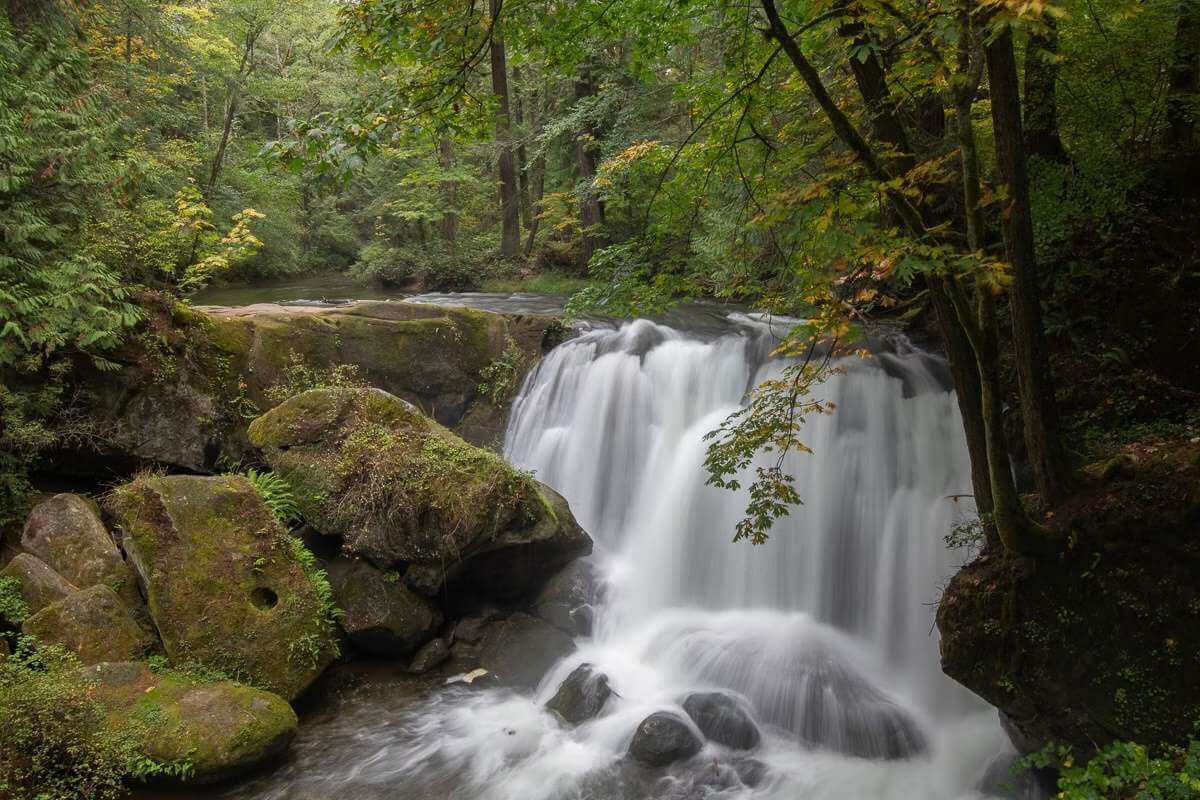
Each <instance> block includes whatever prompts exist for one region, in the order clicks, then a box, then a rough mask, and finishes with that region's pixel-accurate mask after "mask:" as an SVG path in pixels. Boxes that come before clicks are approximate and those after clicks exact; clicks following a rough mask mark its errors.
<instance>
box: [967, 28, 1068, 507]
mask: <svg viewBox="0 0 1200 800" xmlns="http://www.w3.org/2000/svg"><path fill="white" fill-rule="evenodd" d="M986 54H987V72H988V83H989V86H990V88H991V98H992V129H993V132H994V135H995V141H996V162H997V167H998V171H999V174H1000V178H1001V180H1002V181H1003V182H1004V183H1005V185H1006V187H1007V190H1008V205H1007V208H1006V209H1005V213H1004V214H1003V220H1004V224H1003V227H1004V246H1005V251H1006V253H1007V257H1008V262H1009V264H1010V265H1011V268H1012V277H1013V282H1012V290H1011V293H1010V307H1011V312H1012V333H1013V356H1014V360H1015V361H1016V367H1017V381H1018V384H1019V389H1020V392H1019V394H1020V397H1021V419H1022V422H1023V424H1024V431H1025V447H1026V450H1027V456H1028V458H1029V463H1030V465H1031V466H1032V468H1033V475H1034V481H1035V482H1036V484H1037V489H1038V492H1039V493H1041V495H1042V499H1043V501H1044V502H1045V503H1047V504H1051V505H1052V504H1054V503H1056V502H1058V501H1059V500H1060V499H1061V498H1062V497H1063V496H1064V494H1065V493H1066V491H1067V487H1068V485H1069V482H1070V471H1069V468H1068V466H1067V459H1066V454H1065V453H1064V451H1063V447H1062V442H1061V440H1060V438H1059V430H1058V406H1057V405H1056V403H1055V399H1054V377H1053V374H1052V373H1051V371H1050V359H1049V354H1048V352H1047V348H1046V334H1045V331H1044V329H1043V327H1042V306H1041V291H1040V289H1039V286H1038V267H1037V257H1036V254H1035V252H1034V243H1033V213H1032V209H1031V207H1030V199H1029V176H1028V173H1027V171H1026V164H1025V146H1024V143H1023V139H1022V135H1021V100H1020V96H1019V94H1018V92H1019V88H1020V86H1019V81H1018V79H1017V62H1016V58H1015V56H1014V54H1013V41H1012V31H1011V30H1006V31H1004V33H1002V34H1001V35H1000V36H998V37H996V38H994V39H992V40H991V41H990V42H989V43H988V44H987V47H986Z"/></svg>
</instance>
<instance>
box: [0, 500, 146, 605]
mask: <svg viewBox="0 0 1200 800" xmlns="http://www.w3.org/2000/svg"><path fill="white" fill-rule="evenodd" d="M21 547H23V548H24V549H25V550H27V551H28V552H30V553H32V554H33V555H35V556H37V557H38V558H40V559H41V560H42V561H44V562H45V563H46V565H47V566H49V567H50V568H51V569H53V570H54V571H55V572H57V573H58V574H59V575H61V576H62V577H63V578H65V579H66V580H67V581H69V582H70V583H71V584H73V585H74V586H76V587H78V588H80V589H86V588H88V587H90V586H97V585H104V586H107V587H109V588H110V589H112V590H113V591H115V592H116V593H117V595H119V596H120V598H121V599H122V600H123V601H124V602H126V603H127V604H129V605H130V607H131V608H133V607H136V606H137V605H139V604H140V602H141V600H140V598H139V597H138V592H137V584H136V583H135V581H134V577H133V573H132V572H131V571H130V569H129V565H128V564H126V563H125V560H124V559H123V558H121V551H120V550H119V549H118V548H117V545H116V543H115V542H114V541H113V540H112V537H111V536H109V535H108V531H107V530H106V529H105V527H104V523H103V522H102V521H101V520H100V514H99V511H98V510H97V509H96V507H95V505H93V504H92V503H91V502H90V501H89V500H86V499H85V498H83V497H80V496H79V495H77V494H58V495H55V496H54V497H52V498H50V499H49V500H47V501H45V502H44V503H41V504H39V505H38V506H37V507H36V508H34V509H33V511H32V512H31V513H30V515H29V518H28V519H27V520H26V521H25V528H24V530H23V531H22V532H21Z"/></svg>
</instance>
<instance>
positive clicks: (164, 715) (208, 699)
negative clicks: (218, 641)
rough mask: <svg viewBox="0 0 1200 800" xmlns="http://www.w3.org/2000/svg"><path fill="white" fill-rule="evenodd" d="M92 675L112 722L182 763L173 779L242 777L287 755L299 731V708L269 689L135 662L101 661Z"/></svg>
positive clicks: (162, 757) (155, 754)
mask: <svg viewBox="0 0 1200 800" xmlns="http://www.w3.org/2000/svg"><path fill="white" fill-rule="evenodd" d="M87 675H88V677H89V678H90V679H91V680H92V681H94V682H95V685H96V698H97V700H98V701H99V702H100V703H101V704H102V705H103V706H104V707H105V708H106V709H107V711H108V715H109V721H110V722H111V723H112V724H113V726H114V727H115V728H117V729H119V730H122V731H124V732H126V733H127V734H129V735H131V736H133V737H134V740H135V742H136V747H137V749H138V752H139V753H140V754H141V755H143V756H145V757H146V758H149V759H153V760H154V761H156V762H158V763H159V764H162V765H166V766H168V767H174V768H178V769H179V772H177V773H175V772H168V773H166V775H165V776H164V777H165V779H166V780H167V781H169V782H178V783H186V784H204V783H213V782H216V781H222V780H226V779H229V778H233V777H236V776H238V775H241V774H243V773H245V772H247V771H248V770H250V769H252V768H254V767H255V766H257V765H259V764H261V763H262V762H264V761H266V760H268V759H270V758H272V757H274V756H277V755H279V754H280V753H282V752H283V751H284V750H286V749H287V746H288V745H289V744H290V743H291V741H292V739H293V738H294V737H295V735H296V728H297V724H298V723H297V719H296V714H295V712H294V711H292V707H291V706H289V705H288V704H287V702H286V701H285V700H284V699H283V698H282V697H280V696H278V695H276V694H272V693H270V692H265V691H263V690H261V689H255V688H253V687H250V686H245V685H242V684H240V683H233V682H231V681H219V682H216V683H203V682H198V681H196V680H193V679H191V678H188V677H187V676H183V675H177V674H173V673H171V674H164V675H160V674H156V673H154V672H151V671H150V670H149V669H148V668H147V667H146V665H145V664H140V663H133V662H116V663H105V664H97V665H96V666H94V667H89V668H88V670H87ZM158 780H163V777H160V778H158Z"/></svg>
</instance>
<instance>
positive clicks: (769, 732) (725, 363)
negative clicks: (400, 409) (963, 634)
mask: <svg viewBox="0 0 1200 800" xmlns="http://www.w3.org/2000/svg"><path fill="white" fill-rule="evenodd" d="M702 322H703V324H694V323H695V320H692V324H679V323H678V322H675V324H661V323H656V322H651V321H647V320H638V321H634V322H629V323H625V324H621V325H619V326H596V327H593V328H592V329H590V330H585V331H584V332H582V333H581V334H580V335H578V336H576V337H575V338H573V339H570V340H569V341H567V342H565V343H563V344H561V345H559V346H558V347H557V348H555V349H554V350H553V351H552V352H551V353H549V354H548V355H547V356H546V357H545V358H544V359H543V361H542V363H541V364H540V365H539V366H538V368H537V369H536V370H535V371H534V372H533V373H532V374H531V375H530V376H529V377H528V378H527V379H526V382H525V384H524V386H523V388H522V390H521V392H520V395H519V397H518V399H517V400H516V401H515V403H514V405H513V409H512V415H511V419H510V422H509V427H508V431H507V436H506V441H505V452H506V455H507V457H508V458H509V459H510V460H511V461H512V462H513V463H514V464H515V465H516V466H518V467H521V468H523V469H527V470H530V471H532V472H534V473H535V474H536V476H537V477H538V479H540V480H542V481H544V482H545V483H548V484H550V485H551V486H553V487H554V488H555V489H557V490H558V491H559V492H561V493H562V494H563V495H564V496H565V497H566V498H567V500H568V501H569V503H570V505H571V508H572V510H573V511H574V513H575V515H576V517H577V518H578V520H579V522H580V523H581V524H582V525H583V526H584V528H586V529H587V530H588V531H589V532H590V533H591V534H592V536H593V538H594V539H595V543H596V546H595V552H594V554H593V556H592V557H591V558H592V562H593V565H594V568H595V569H594V571H595V572H596V574H597V575H598V576H599V580H600V583H601V586H602V588H601V591H600V593H599V595H598V596H599V598H600V599H599V600H598V601H597V604H596V607H595V609H594V612H595V613H594V626H593V634H592V635H591V636H590V637H586V638H581V639H579V640H578V641H577V644H578V649H577V651H576V652H575V653H574V654H573V655H572V656H570V657H569V658H566V659H564V660H563V661H562V662H560V663H559V664H558V665H557V666H556V667H554V668H553V669H552V670H551V672H550V674H549V675H547V676H546V678H545V679H544V680H543V682H542V684H541V686H540V687H539V689H538V690H537V692H536V693H535V694H534V695H533V696H528V695H522V694H516V693H512V692H509V691H507V690H498V689H492V690H467V691H457V692H456V691H443V692H438V693H435V694H434V695H433V697H432V698H431V699H430V700H428V701H427V702H424V703H422V704H419V705H418V706H417V707H416V708H415V709H414V708H412V707H411V706H409V705H407V704H406V701H403V700H397V701H395V702H391V701H387V700H385V701H383V702H382V703H378V704H376V703H373V704H372V705H370V706H369V707H359V708H358V709H356V710H353V711H352V712H351V713H348V714H346V715H344V716H342V717H339V719H338V720H337V721H336V723H334V724H331V725H327V726H326V727H325V729H324V730H323V731H322V736H321V741H319V742H316V741H314V742H313V743H312V744H311V748H312V750H313V752H314V753H316V752H322V751H328V752H338V753H341V755H340V756H339V757H338V758H337V759H335V760H336V761H337V762H338V763H337V766H336V768H333V769H331V770H328V771H325V772H322V773H321V774H317V775H314V774H312V773H311V771H310V772H308V773H305V774H302V775H299V776H297V777H296V779H295V780H294V781H292V782H291V784H290V785H289V786H288V787H286V788H284V789H277V788H276V789H272V790H269V791H266V792H264V793H262V794H256V795H254V796H255V797H262V798H283V797H293V796H295V797H300V796H303V797H306V798H307V797H314V798H315V797H326V796H329V795H330V794H334V793H337V792H339V791H345V790H346V789H347V788H348V787H352V789H353V794H354V796H355V797H370V798H375V797H379V798H384V797H394V796H397V795H396V792H397V791H399V792H400V793H401V795H403V796H412V797H426V796H429V797H434V796H437V797H450V798H454V799H455V800H566V799H567V798H571V799H574V800H633V799H634V798H638V799H640V798H679V800H683V798H711V799H712V800H717V799H718V798H719V799H720V800H735V799H737V800H743V799H744V800H750V799H751V798H753V799H754V800H758V799H759V798H764V799H765V798H779V800H796V798H805V800H862V799H863V798H877V799H878V800H966V799H967V798H978V797H981V796H982V795H981V794H980V793H979V792H978V791H977V789H976V787H978V786H979V785H980V781H981V779H982V778H983V776H984V774H985V773H986V772H987V771H988V768H989V764H990V763H991V762H992V761H993V759H994V758H995V757H996V756H997V754H1000V753H1003V752H1005V751H1006V749H1007V742H1006V741H1005V738H1004V735H1003V733H1002V731H1001V730H1000V727H999V724H998V721H997V719H996V714H995V711H994V710H992V709H990V708H989V707H987V706H986V705H984V704H983V703H982V702H981V701H980V700H978V699H977V698H975V697H974V696H972V695H970V694H969V693H968V692H966V691H965V690H964V689H962V688H961V687H959V686H958V685H957V684H954V683H953V682H951V681H950V680H949V679H947V678H945V677H944V676H943V675H942V674H941V672H940V670H939V668H938V655H937V647H938V645H937V634H936V630H935V629H934V627H933V614H934V608H935V604H936V601H937V599H938V596H939V592H940V588H941V585H942V584H943V583H944V582H945V581H946V580H947V579H948V578H949V576H950V575H951V574H952V573H953V571H954V570H955V569H956V568H957V566H958V565H959V564H960V563H962V561H964V560H965V558H966V554H964V553H961V552H960V553H954V552H952V551H949V550H947V549H946V547H945V546H944V544H943V536H944V535H945V533H946V532H947V531H948V530H949V529H950V527H951V526H952V525H953V524H955V523H956V522H957V521H960V520H962V519H965V518H969V517H970V516H971V515H972V514H973V507H972V506H971V504H970V501H969V499H965V498H964V496H966V495H969V490H970V484H969V475H970V470H969V465H968V463H967V456H966V447H965V443H964V441H963V434H962V430H961V423H960V420H959V415H958V409H957V406H956V403H955V399H954V396H953V393H952V392H951V390H950V387H949V376H948V373H947V370H946V368H945V365H944V363H943V362H942V361H941V359H939V358H937V357H935V356H932V355H930V354H928V353H925V352H922V351H921V350H920V349H918V348H916V347H914V346H912V345H911V344H909V343H908V342H907V341H906V340H904V339H903V338H902V337H893V338H892V339H891V340H890V341H889V342H887V343H884V344H881V345H879V346H876V347H872V351H873V354H872V355H869V356H866V357H857V356H855V357H847V358H844V359H841V360H840V361H839V362H838V363H837V366H838V368H839V369H838V372H837V374H835V375H833V376H832V377H830V378H829V379H828V380H827V381H825V382H824V383H823V384H820V385H819V386H817V387H816V388H815V389H814V396H816V397H819V398H820V399H823V400H826V401H829V402H830V403H832V404H833V405H834V406H835V407H836V409H835V410H834V411H833V412H832V413H829V414H819V415H814V416H811V417H810V418H809V419H808V420H807V421H806V423H805V425H804V427H803V433H802V438H803V440H804V442H805V444H806V445H807V447H808V448H809V449H811V453H791V454H788V456H787V457H786V461H785V466H786V469H787V470H788V471H789V472H790V473H791V474H792V475H793V476H794V477H795V487H796V489H797V490H798V492H799V494H800V496H801V497H802V499H803V505H802V506H800V507H798V508H796V509H794V510H793V511H792V513H791V515H790V516H788V517H786V518H784V519H782V520H780V521H779V522H778V523H777V524H776V525H775V527H774V528H773V530H772V531H771V536H770V540H769V541H768V542H767V543H765V544H763V545H760V546H754V545H751V544H749V543H747V542H736V543H735V542H732V541H731V540H732V536H733V531H734V526H735V524H736V522H737V520H738V519H739V517H740V515H741V514H742V512H743V510H744V508H745V504H746V501H747V495H746V491H745V490H744V489H743V490H742V491H739V492H730V491H727V490H722V489H717V488H714V487H711V486H708V485H706V482H705V477H706V474H705V470H704V459H705V453H706V444H707V443H706V441H705V434H706V433H707V432H709V431H712V430H713V429H715V428H716V427H717V426H719V425H720V424H721V422H722V421H723V420H725V419H726V418H727V417H728V415H729V414H730V413H732V412H734V411H735V410H736V409H738V408H739V407H740V406H741V405H742V404H743V403H744V402H745V401H746V397H747V394H748V392H750V391H751V390H752V389H753V387H754V386H756V385H757V384H758V383H759V382H761V381H762V380H764V379H766V378H769V377H771V376H774V375H778V374H779V373H780V371H781V369H782V368H783V365H782V364H780V363H779V362H778V361H777V360H774V359H772V358H771V356H770V353H771V350H772V347H773V345H774V343H775V341H776V339H775V335H776V334H777V333H778V331H776V330H773V328H772V324H771V323H768V322H764V321H762V320H757V319H753V318H750V317H746V316H740V315H730V316H729V317H728V318H726V317H725V315H724V314H721V318H720V319H719V320H718V321H716V322H714V320H713V319H712V312H707V316H706V317H704V319H703V320H702ZM585 663H586V664H590V665H592V667H593V669H594V670H596V671H598V672H602V673H604V674H605V675H606V676H607V678H608V681H609V684H610V686H611V688H612V691H613V696H612V697H610V698H609V700H608V702H607V703H606V705H605V707H604V709H603V710H602V712H601V713H600V714H599V715H598V716H597V717H596V718H594V719H591V720H589V721H586V722H584V723H582V724H580V725H579V726H577V727H571V726H568V725H565V724H563V723H562V721H561V720H559V719H557V718H556V717H554V716H553V715H552V714H551V713H549V712H547V711H546V710H545V708H544V704H545V703H546V702H547V700H549V698H550V697H552V696H553V695H554V693H555V691H556V689H557V687H558V686H559V685H560V684H561V682H562V681H563V680H564V679H565V678H566V677H567V676H568V675H569V674H570V673H571V672H572V671H573V670H574V669H576V668H577V667H579V666H580V665H582V664H585ZM713 690H717V691H723V692H727V693H730V694H732V695H734V696H735V697H736V698H737V699H738V702H740V703H743V704H744V706H745V708H747V709H748V710H749V712H750V713H751V716H752V717H753V720H754V722H755V724H756V725H757V726H758V727H759V729H760V730H761V732H762V742H761V744H760V745H759V746H758V747H757V748H756V749H755V750H753V751H752V752H750V753H749V754H745V753H737V752H731V751H728V750H725V749H723V748H722V747H720V746H719V745H716V744H713V743H709V744H707V745H706V746H705V749H704V750H703V751H702V752H701V754H700V755H699V756H697V757H696V758H693V759H692V760H690V761H687V762H683V763H680V764H676V765H674V766H672V767H670V768H668V769H666V770H651V769H648V768H644V767H640V766H638V765H636V764H634V763H633V762H631V761H630V759H628V758H627V757H626V755H625V754H626V751H627V749H628V747H629V743H630V740H631V738H632V736H633V732H634V730H635V729H636V728H637V726H638V724H639V722H640V721H641V720H643V719H645V718H646V717H647V715H649V714H651V713H654V712H656V711H662V710H674V711H679V709H680V707H681V704H682V702H683V700H684V699H685V698H686V697H687V696H688V695H689V694H690V693H692V692H697V691H713ZM381 717H382V718H384V719H386V720H387V721H386V723H385V724H382V725H381V723H380V718H381ZM327 760H328V759H327ZM995 771H996V767H995V766H993V767H992V772H993V773H994V772H995ZM298 788H300V789H302V790H303V791H302V792H301V794H300V795H297V794H295V793H294V792H295V791H296V790H297V789H298ZM281 792H282V793H281ZM289 792H292V793H291V794H289Z"/></svg>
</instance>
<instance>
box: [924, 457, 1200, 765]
mask: <svg viewBox="0 0 1200 800" xmlns="http://www.w3.org/2000/svg"><path fill="white" fill-rule="evenodd" d="M1124 455H1125V456H1128V458H1123V459H1122V463H1123V465H1124V466H1123V468H1122V469H1121V470H1119V471H1114V470H1111V469H1108V468H1106V465H1104V464H1097V465H1095V466H1094V467H1092V468H1089V469H1088V470H1086V471H1085V475H1084V479H1083V483H1082V485H1081V486H1080V487H1079V488H1078V493H1077V495H1076V496H1075V497H1073V498H1071V499H1070V500H1069V501H1067V502H1066V503H1064V504H1063V505H1061V506H1060V507H1059V508H1057V509H1056V511H1055V514H1054V516H1053V517H1052V518H1051V524H1053V525H1056V526H1059V527H1060V528H1061V530H1062V532H1063V533H1064V534H1069V536H1068V540H1069V541H1070V542H1071V546H1070V547H1069V548H1067V549H1066V550H1065V551H1064V552H1063V553H1061V554H1059V555H1056V556H1054V557H1048V558H1043V559H1037V560H1035V559H1015V558H1010V557H1006V556H1004V555H1003V554H1001V553H998V552H984V553H983V554H981V555H980V556H979V557H978V558H976V559H975V560H974V561H973V562H972V563H970V564H968V565H967V566H966V567H964V568H963V569H962V570H961V571H960V572H959V573H958V574H957V575H955V576H954V578H953V579H952V580H951V582H950V584H949V586H947V588H946V590H945V593H944V594H943V596H942V601H941V604H940V606H939V608H938V616H937V624H938V629H939V630H940V632H941V654H942V669H943V670H944V671H945V672H946V673H947V674H948V675H950V676H951V677H952V678H954V679H955V680H957V681H958V682H959V683H962V684H963V685H965V686H967V687H968V688H969V689H971V690H972V691H974V692H975V693H976V694H978V695H980V696H981V697H983V698H984V699H986V700H987V701H988V702H990V703H992V704H993V705H995V706H996V707H997V708H999V709H1000V711H1001V712H1002V715H1003V718H1004V720H1005V723H1006V727H1007V728H1008V729H1009V732H1010V737H1011V738H1012V740H1013V744H1014V745H1016V746H1017V747H1018V748H1019V749H1021V750H1023V751H1025V752H1030V751H1032V750H1037V749H1040V748H1041V747H1042V746H1043V745H1044V744H1046V743H1047V742H1049V741H1052V740H1053V741H1057V742H1062V743H1065V744H1069V745H1071V746H1072V747H1073V749H1074V751H1075V757H1076V760H1079V759H1081V758H1083V757H1085V756H1087V755H1089V754H1090V753H1092V752H1093V751H1094V750H1095V749H1096V748H1097V747H1102V746H1104V745H1106V744H1108V743H1110V742H1112V741H1114V740H1121V741H1135V742H1139V743H1141V744H1144V745H1146V746H1149V747H1151V748H1155V747H1156V746H1158V745H1161V744H1170V745H1175V744H1183V743H1185V742H1186V740H1187V738H1188V736H1189V734H1190V733H1191V732H1192V729H1193V725H1194V724H1195V722H1196V721H1197V720H1200V680H1197V676H1198V675H1200V513H1198V510H1200V505H1198V504H1197V500H1200V445H1197V444H1192V443H1187V444H1184V445H1180V446H1171V445H1167V444H1154V445H1149V446H1132V447H1130V448H1128V451H1127V452H1126V453H1125V454H1124Z"/></svg>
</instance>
